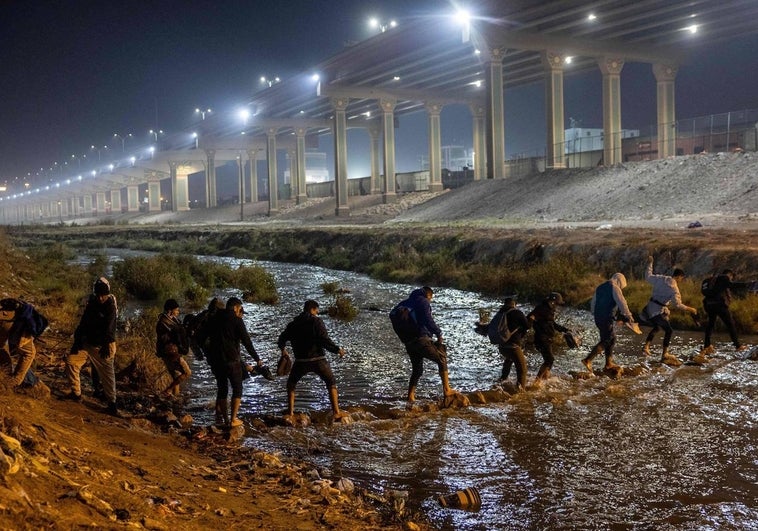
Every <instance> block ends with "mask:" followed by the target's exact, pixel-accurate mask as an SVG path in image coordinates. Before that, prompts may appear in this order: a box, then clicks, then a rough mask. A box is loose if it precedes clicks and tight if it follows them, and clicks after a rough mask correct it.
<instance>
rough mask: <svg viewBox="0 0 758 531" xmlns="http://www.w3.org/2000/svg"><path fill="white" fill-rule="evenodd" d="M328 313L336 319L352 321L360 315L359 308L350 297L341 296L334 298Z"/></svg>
mask: <svg viewBox="0 0 758 531" xmlns="http://www.w3.org/2000/svg"><path fill="white" fill-rule="evenodd" d="M326 313H327V314H328V315H329V317H332V318H334V319H340V320H342V321H352V320H353V319H355V318H356V316H357V315H358V308H356V307H355V306H354V305H353V301H352V300H351V299H350V297H348V296H346V295H342V294H339V295H337V296H336V297H335V298H334V301H332V304H330V305H329V307H328V308H327V310H326Z"/></svg>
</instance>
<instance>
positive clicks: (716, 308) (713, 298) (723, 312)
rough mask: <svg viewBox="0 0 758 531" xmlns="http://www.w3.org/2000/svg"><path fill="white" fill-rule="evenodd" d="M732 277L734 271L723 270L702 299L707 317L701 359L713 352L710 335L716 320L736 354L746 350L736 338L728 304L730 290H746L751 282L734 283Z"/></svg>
mask: <svg viewBox="0 0 758 531" xmlns="http://www.w3.org/2000/svg"><path fill="white" fill-rule="evenodd" d="M734 277H735V274H734V271H732V270H731V269H724V270H723V271H722V272H721V274H720V275H717V276H716V278H715V279H714V280H713V283H712V285H711V286H710V289H709V290H708V293H707V294H706V295H705V296H704V298H703V308H704V309H705V313H706V314H707V315H708V323H707V324H706V325H705V343H704V345H703V350H702V351H700V355H701V357H702V358H704V357H705V356H708V355H710V354H713V353H714V352H715V350H714V348H713V345H711V335H712V334H713V329H714V327H715V326H716V319H721V321H722V322H723V323H724V325H725V326H726V329H727V331H728V332H729V337H730V338H731V340H732V344H733V345H734V348H735V350H736V351H737V352H742V351H743V350H745V349H747V347H746V346H745V345H743V344H741V343H740V340H739V338H738V337H737V328H736V327H735V325H734V318H733V317H732V312H731V310H729V304H730V303H731V302H732V290H744V289H747V288H748V287H750V285H751V284H752V282H735V281H734Z"/></svg>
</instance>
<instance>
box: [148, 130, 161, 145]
mask: <svg viewBox="0 0 758 531" xmlns="http://www.w3.org/2000/svg"><path fill="white" fill-rule="evenodd" d="M149 133H150V134H151V135H152V136H153V140H154V141H155V142H158V135H162V134H163V129H150V131H149Z"/></svg>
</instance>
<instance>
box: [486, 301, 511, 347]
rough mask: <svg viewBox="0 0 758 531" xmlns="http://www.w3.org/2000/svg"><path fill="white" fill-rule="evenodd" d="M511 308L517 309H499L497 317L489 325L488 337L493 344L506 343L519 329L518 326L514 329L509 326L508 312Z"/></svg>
mask: <svg viewBox="0 0 758 531" xmlns="http://www.w3.org/2000/svg"><path fill="white" fill-rule="evenodd" d="M511 310H515V308H508V309H507V310H502V309H501V310H498V312H497V313H496V314H495V317H493V318H492V321H490V323H489V324H488V325H487V337H488V338H489V340H490V343H492V344H493V345H505V344H506V343H507V342H508V340H510V339H511V336H512V335H513V334H514V333H515V332H516V330H518V328H515V329H513V330H511V329H510V328H508V313H509V312H510V311H511Z"/></svg>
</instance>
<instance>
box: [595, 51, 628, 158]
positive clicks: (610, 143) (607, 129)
mask: <svg viewBox="0 0 758 531" xmlns="http://www.w3.org/2000/svg"><path fill="white" fill-rule="evenodd" d="M598 65H599V66H600V72H602V74H603V164H605V165H606V166H610V165H612V164H617V163H619V162H621V69H622V68H624V61H623V60H622V59H616V58H609V57H603V58H601V59H600V60H598Z"/></svg>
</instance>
